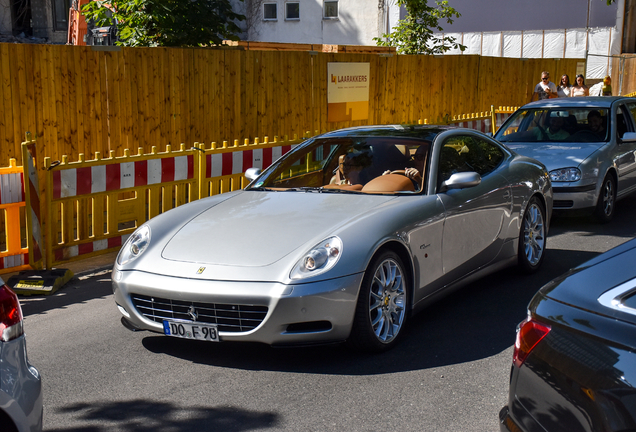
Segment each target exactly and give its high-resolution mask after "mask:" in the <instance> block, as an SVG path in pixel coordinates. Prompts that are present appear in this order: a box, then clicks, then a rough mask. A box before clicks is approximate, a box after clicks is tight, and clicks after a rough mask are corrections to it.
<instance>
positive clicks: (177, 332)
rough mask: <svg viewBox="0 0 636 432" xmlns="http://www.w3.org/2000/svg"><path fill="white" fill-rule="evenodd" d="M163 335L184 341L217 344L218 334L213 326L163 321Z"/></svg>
mask: <svg viewBox="0 0 636 432" xmlns="http://www.w3.org/2000/svg"><path fill="white" fill-rule="evenodd" d="M163 334H165V335H166V336H174V337H180V338H184V339H196V340H205V341H211V342H219V332H218V330H217V328H216V325H214V324H201V323H196V322H194V323H191V322H182V321H168V320H164V321H163Z"/></svg>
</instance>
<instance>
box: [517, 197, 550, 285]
mask: <svg viewBox="0 0 636 432" xmlns="http://www.w3.org/2000/svg"><path fill="white" fill-rule="evenodd" d="M545 222H546V218H545V208H544V206H543V203H541V201H539V199H538V198H537V197H532V198H531V199H530V201H529V202H528V206H527V207H526V210H525V211H524V212H523V219H522V221H521V229H520V230H519V251H518V257H519V267H520V268H521V270H523V271H524V272H526V273H533V272H535V271H537V270H538V269H539V267H541V263H542V262H543V257H544V256H545V241H546V231H545Z"/></svg>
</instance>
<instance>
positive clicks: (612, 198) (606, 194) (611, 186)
mask: <svg viewBox="0 0 636 432" xmlns="http://www.w3.org/2000/svg"><path fill="white" fill-rule="evenodd" d="M615 210H616V181H615V180H614V177H613V176H612V175H611V174H607V176H605V179H603V185H602V186H601V192H600V193H599V194H598V202H597V203H596V209H595V210H594V216H596V219H598V221H599V222H601V223H607V222H609V221H611V220H612V218H613V217H614V213H615Z"/></svg>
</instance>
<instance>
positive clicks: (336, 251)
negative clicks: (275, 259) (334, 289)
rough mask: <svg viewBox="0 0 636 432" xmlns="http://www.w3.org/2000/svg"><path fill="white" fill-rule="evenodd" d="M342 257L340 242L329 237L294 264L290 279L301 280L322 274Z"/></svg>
mask: <svg viewBox="0 0 636 432" xmlns="http://www.w3.org/2000/svg"><path fill="white" fill-rule="evenodd" d="M340 255H342V240H340V239H339V238H338V237H330V238H328V239H326V240H324V241H323V242H321V243H320V244H318V245H316V246H314V247H313V248H312V249H311V250H310V251H309V252H307V253H306V254H305V255H304V256H303V257H302V258H301V259H300V261H298V262H297V263H296V265H295V266H294V269H293V270H292V272H291V275H290V278H291V279H302V278H306V277H309V276H315V275H318V274H320V273H324V272H326V271H327V270H329V269H330V268H332V267H333V266H334V265H335V264H336V263H337V262H338V260H339V259H340Z"/></svg>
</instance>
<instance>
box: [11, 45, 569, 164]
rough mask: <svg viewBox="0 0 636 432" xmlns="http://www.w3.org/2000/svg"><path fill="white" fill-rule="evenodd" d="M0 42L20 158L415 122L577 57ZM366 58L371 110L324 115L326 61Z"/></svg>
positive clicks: (482, 101)
mask: <svg viewBox="0 0 636 432" xmlns="http://www.w3.org/2000/svg"><path fill="white" fill-rule="evenodd" d="M104 48H105V47H82V46H64V45H32V44H3V43H0V86H1V88H0V154H1V155H2V156H3V157H4V158H6V159H8V158H10V157H13V158H16V159H17V160H18V163H19V164H21V163H22V161H21V154H20V142H21V141H22V137H23V136H24V133H25V132H27V131H30V132H31V133H32V134H33V135H34V137H35V138H37V141H38V144H39V149H38V152H39V154H38V159H39V160H42V158H43V157H44V156H48V157H51V158H52V160H53V161H55V160H59V159H60V158H61V156H62V155H64V154H66V155H69V156H70V157H72V158H77V156H78V155H79V154H80V153H84V154H85V155H86V157H87V158H92V157H94V155H95V154H96V153H97V152H101V154H109V153H110V151H111V150H114V151H115V153H116V154H117V155H118V156H121V155H122V154H123V151H124V149H126V148H129V149H136V148H138V147H142V148H143V149H144V152H146V153H148V152H150V151H151V148H152V146H153V145H157V144H161V145H165V144H172V145H174V146H176V145H179V144H180V143H192V142H204V143H211V142H215V141H220V140H221V139H227V138H228V137H234V138H236V139H241V140H242V139H244V138H249V139H250V140H253V139H254V138H256V137H263V136H275V135H279V136H281V135H283V134H289V133H292V134H298V135H299V136H302V135H303V133H304V131H307V130H309V131H325V130H333V129H337V128H341V127H346V126H356V125H363V124H388V123H410V122H417V120H418V119H423V118H428V119H429V121H430V122H435V119H442V118H448V116H450V115H451V114H453V113H457V112H477V111H486V110H488V109H489V107H490V106H491V105H495V106H499V105H521V104H523V103H525V102H527V101H528V100H529V99H530V95H531V93H532V90H533V88H534V85H536V83H537V82H538V81H539V77H540V73H541V71H542V70H548V71H551V73H552V76H554V77H556V76H559V75H560V74H562V73H569V74H570V75H574V71H575V70H576V64H577V62H578V61H581V60H580V59H579V60H577V59H561V60H552V59H527V60H525V59H524V60H520V59H509V58H494V57H492V58H491V57H480V56H473V55H464V56H443V57H435V56H403V55H392V54H386V53H385V54H341V53H317V52H312V51H306V52H278V51H251V50H241V49H233V48H226V49H202V48H121V49H119V48H117V49H115V50H114V51H109V50H104ZM329 62H368V63H370V69H371V79H370V94H369V113H370V114H369V119H368V120H367V121H352V122H342V123H329V122H328V121H327V81H328V80H327V78H328V77H327V64H328V63H329Z"/></svg>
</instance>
